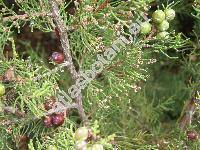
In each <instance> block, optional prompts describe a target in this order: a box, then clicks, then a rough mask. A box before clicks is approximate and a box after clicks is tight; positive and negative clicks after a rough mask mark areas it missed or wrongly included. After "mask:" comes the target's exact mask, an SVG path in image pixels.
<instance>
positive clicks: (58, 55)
mask: <svg viewBox="0 0 200 150" xmlns="http://www.w3.org/2000/svg"><path fill="white" fill-rule="evenodd" d="M51 57H52V60H53V61H54V62H55V63H57V64H61V63H63V61H64V60H65V56H64V54H63V53H59V52H53V54H52V56H51Z"/></svg>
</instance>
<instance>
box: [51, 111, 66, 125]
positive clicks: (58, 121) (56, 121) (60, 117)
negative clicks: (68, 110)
mask: <svg viewBox="0 0 200 150" xmlns="http://www.w3.org/2000/svg"><path fill="white" fill-rule="evenodd" d="M64 120H65V116H64V114H63V113H60V114H53V116H52V123H53V125H55V126H60V125H62V124H63V123H64Z"/></svg>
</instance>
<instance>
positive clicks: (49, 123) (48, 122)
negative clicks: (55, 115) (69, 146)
mask: <svg viewBox="0 0 200 150" xmlns="http://www.w3.org/2000/svg"><path fill="white" fill-rule="evenodd" d="M43 122H44V125H45V126H46V127H47V128H49V127H52V125H53V124H52V116H45V118H44V121H43Z"/></svg>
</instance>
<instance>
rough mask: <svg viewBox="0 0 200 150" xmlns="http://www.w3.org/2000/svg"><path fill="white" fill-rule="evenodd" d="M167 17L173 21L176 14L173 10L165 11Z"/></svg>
mask: <svg viewBox="0 0 200 150" xmlns="http://www.w3.org/2000/svg"><path fill="white" fill-rule="evenodd" d="M164 12H165V16H166V19H167V20H173V19H174V18H175V16H176V12H175V11H174V10H173V9H171V8H170V9H165V11H164Z"/></svg>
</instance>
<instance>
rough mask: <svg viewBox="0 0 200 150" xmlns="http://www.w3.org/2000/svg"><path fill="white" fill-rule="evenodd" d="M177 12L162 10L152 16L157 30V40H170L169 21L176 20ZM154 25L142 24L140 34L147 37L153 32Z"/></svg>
mask: <svg viewBox="0 0 200 150" xmlns="http://www.w3.org/2000/svg"><path fill="white" fill-rule="evenodd" d="M175 15H176V14H175V11H174V10H173V9H171V8H168V9H165V10H164V11H162V10H156V11H155V12H154V13H153V15H152V20H153V23H154V24H155V26H156V29H157V38H158V39H167V38H169V33H168V32H167V29H169V21H171V20H173V19H174V18H175ZM151 30H152V25H151V24H150V23H149V22H142V23H141V25H140V33H141V34H144V35H147V34H149V33H150V32H151Z"/></svg>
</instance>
